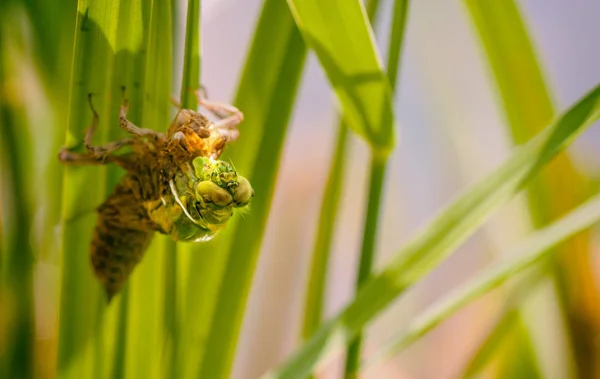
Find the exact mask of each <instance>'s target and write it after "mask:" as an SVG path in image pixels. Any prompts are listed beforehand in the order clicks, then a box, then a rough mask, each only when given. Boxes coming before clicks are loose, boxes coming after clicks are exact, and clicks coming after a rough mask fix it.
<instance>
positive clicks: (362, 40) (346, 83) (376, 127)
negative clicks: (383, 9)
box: [288, 0, 394, 156]
mask: <svg viewBox="0 0 600 379" xmlns="http://www.w3.org/2000/svg"><path fill="white" fill-rule="evenodd" d="M288 3H289V5H290V9H291V10H292V14H293V16H294V19H295V20H296V24H297V25H298V28H299V29H300V31H301V32H302V36H303V38H304V40H305V41H306V43H307V45H308V46H309V47H310V48H311V49H312V50H313V51H314V52H315V53H316V54H317V57H318V58H319V62H320V63H321V66H322V67H323V69H324V70H325V73H326V74H327V77H328V78H329V81H330V83H331V85H332V87H333V89H334V90H335V92H336V94H337V97H338V99H339V101H340V104H341V108H342V109H343V117H344V121H346V123H347V124H348V126H349V127H350V129H352V130H353V131H354V132H356V133H357V134H359V135H360V136H362V137H363V138H365V140H366V141H367V142H368V143H369V144H370V145H371V147H372V148H373V151H374V152H377V154H381V155H382V156H386V155H387V154H389V152H390V151H391V149H392V148H393V146H394V114H393V113H394V112H393V106H392V91H391V89H390V84H389V81H388V78H387V77H386V75H385V73H384V71H383V65H382V63H381V60H380V58H379V55H378V52H377V49H376V44H375V41H374V38H373V32H372V30H371V28H370V27H369V23H368V20H367V15H366V12H365V10H364V8H363V6H362V3H361V2H360V1H358V0H352V1H347V0H334V1H319V0H306V1H298V0H288Z"/></svg>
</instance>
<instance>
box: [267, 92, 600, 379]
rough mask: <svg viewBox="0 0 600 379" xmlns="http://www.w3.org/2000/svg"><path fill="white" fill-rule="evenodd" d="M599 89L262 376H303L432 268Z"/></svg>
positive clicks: (585, 118)
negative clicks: (277, 366)
mask: <svg viewBox="0 0 600 379" xmlns="http://www.w3.org/2000/svg"><path fill="white" fill-rule="evenodd" d="M599 100H600V86H597V87H596V88H594V90H593V91H592V92H590V93H589V94H587V95H586V96H585V97H584V98H582V99H581V100H580V101H579V102H578V103H577V104H575V105H574V106H573V107H572V108H571V109H569V110H568V111H567V112H566V113H564V114H563V116H562V117H560V118H559V119H558V120H557V121H556V122H555V123H553V124H552V125H551V126H549V127H548V128H546V129H545V130H544V131H542V132H541V133H540V134H539V135H538V136H537V137H535V138H534V139H532V140H531V141H530V142H529V143H527V144H526V145H525V146H523V147H521V148H519V149H518V150H516V151H515V152H514V153H513V155H512V156H511V157H510V158H509V159H508V160H507V161H506V162H505V163H504V164H503V165H501V166H500V167H499V168H498V169H496V170H495V171H494V172H493V173H492V174H490V175H489V176H488V177H487V178H486V179H484V180H482V181H481V182H479V183H477V184H476V185H475V186H473V187H472V188H471V189H469V190H467V191H466V192H465V193H464V194H463V195H462V196H460V197H459V198H458V199H457V200H456V201H455V202H453V203H452V204H451V205H450V206H449V207H448V208H447V209H446V210H445V211H443V212H442V213H441V214H440V215H439V216H438V217H437V218H436V219H435V220H434V221H433V222H432V223H431V224H430V225H429V226H428V227H427V228H426V229H425V230H424V231H423V232H421V233H420V234H419V235H417V236H416V237H415V238H414V239H413V240H412V241H411V242H409V243H408V244H407V246H405V247H404V248H403V249H401V250H400V251H399V252H398V253H397V254H396V255H395V256H394V258H393V259H392V260H391V262H389V263H388V264H387V265H386V266H385V267H384V269H383V270H382V271H381V272H380V273H378V274H376V275H374V277H373V279H372V280H370V281H369V282H367V283H366V284H365V285H364V286H363V287H362V289H361V290H360V291H359V293H358V294H357V296H356V298H355V299H354V300H353V301H352V302H351V303H350V304H349V305H348V306H347V307H346V308H344V309H343V310H342V311H341V312H340V313H339V314H338V315H337V316H336V317H334V318H333V319H332V320H330V321H329V322H327V323H326V324H325V325H324V326H323V327H321V328H320V329H319V330H318V331H317V332H316V334H315V336H314V337H313V338H312V339H311V340H309V341H308V343H306V344H305V345H304V346H303V347H302V348H301V349H300V350H298V351H297V352H296V353H295V354H294V355H293V356H292V357H291V358H290V360H289V361H288V362H287V363H285V364H284V365H282V366H281V367H279V368H278V369H276V370H274V371H272V372H270V373H268V374H267V375H265V378H271V379H272V378H303V377H304V376H306V375H308V374H310V372H311V371H312V370H313V369H314V367H315V366H316V364H318V363H319V362H320V361H321V360H323V359H324V358H325V357H326V356H327V353H328V352H329V351H330V350H331V349H332V348H335V347H339V346H340V343H341V344H345V343H347V342H348V341H349V340H350V339H351V338H353V337H354V336H355V335H356V333H357V332H358V331H359V330H360V329H361V328H363V327H364V326H365V325H367V324H368V323H369V322H371V321H372V320H373V319H374V318H375V317H376V316H377V315H378V314H379V313H380V312H381V311H382V310H384V309H385V308H386V307H388V306H389V305H390V304H391V303H392V302H393V301H394V300H395V299H396V298H397V297H398V296H399V295H401V294H402V293H403V292H404V291H405V290H406V289H407V288H409V287H410V286H411V285H412V284H414V283H415V282H416V281H418V280H419V279H421V278H422V277H423V276H424V275H426V274H427V273H429V272H430V271H431V270H432V269H433V268H435V267H436V266H437V265H438V264H439V263H440V262H441V261H442V260H443V259H444V258H446V257H447V256H448V255H449V254H451V253H452V251H453V250H454V248H455V247H457V246H458V245H459V244H460V243H461V242H462V241H464V240H465V238H466V237H468V236H469V235H470V234H471V233H473V232H474V231H475V230H476V229H477V227H478V226H480V225H481V224H482V223H483V222H484V221H485V220H486V219H487V217H488V216H489V215H490V214H491V213H492V211H494V210H496V209H497V208H498V207H499V206H500V205H502V204H504V203H506V202H507V201H508V200H509V199H511V198H512V197H513V196H514V195H515V194H516V193H517V192H518V191H519V190H521V189H522V187H523V185H524V184H525V183H526V182H527V181H529V180H530V179H531V178H532V176H533V175H534V174H535V173H537V172H538V171H539V170H540V169H541V168H542V167H543V166H544V165H545V164H547V163H548V162H549V161H550V160H551V159H552V158H553V157H554V156H555V155H556V154H558V153H559V152H560V151H562V150H563V149H564V148H565V147H566V146H567V145H568V144H569V143H570V142H572V140H573V139H574V138H575V136H576V135H578V134H579V133H581V132H582V131H583V130H584V129H585V127H586V126H588V125H589V124H590V123H591V122H592V121H594V120H595V119H597V118H598V117H599V116H600V101H599Z"/></svg>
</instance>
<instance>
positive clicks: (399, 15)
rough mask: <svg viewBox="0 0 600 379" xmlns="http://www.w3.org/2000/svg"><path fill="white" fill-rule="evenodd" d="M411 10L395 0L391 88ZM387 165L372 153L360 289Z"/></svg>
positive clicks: (354, 344)
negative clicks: (408, 10) (408, 12)
mask: <svg viewBox="0 0 600 379" xmlns="http://www.w3.org/2000/svg"><path fill="white" fill-rule="evenodd" d="M407 9H408V1H407V0H396V2H395V4H394V18H393V22H392V29H391V33H392V35H391V38H390V44H389V52H388V67H389V69H388V75H387V76H388V80H389V83H390V86H391V88H392V91H394V90H395V88H396V80H397V75H398V68H399V66H400V52H401V51H402V42H403V41H402V37H403V35H404V26H405V24H406V10H407ZM386 167H387V158H386V157H384V156H381V155H379V154H377V153H376V152H373V154H371V174H370V179H369V197H368V199H367V213H366V217H365V224H364V228H363V240H362V248H361V254H360V261H359V266H358V275H357V278H356V288H357V289H358V290H360V288H361V286H362V285H363V284H364V283H365V282H366V281H367V279H368V278H369V277H370V276H371V271H372V269H373V268H372V267H373V259H374V253H375V241H376V238H377V230H378V222H379V210H380V206H381V197H382V192H383V184H384V179H385V172H386ZM361 345H362V333H358V336H357V337H356V338H355V339H354V340H353V341H351V343H350V344H349V345H348V350H347V354H346V367H345V371H346V373H345V377H346V378H351V377H355V376H356V371H357V370H358V367H359V365H360V359H361Z"/></svg>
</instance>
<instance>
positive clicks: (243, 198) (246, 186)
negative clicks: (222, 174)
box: [233, 176, 254, 207]
mask: <svg viewBox="0 0 600 379" xmlns="http://www.w3.org/2000/svg"><path fill="white" fill-rule="evenodd" d="M238 183H239V184H238V187H237V188H236V189H235V192H234V193H233V200H235V203H236V206H238V207H243V206H246V205H248V203H249V202H250V199H252V197H253V196H254V190H253V189H252V186H251V185H250V182H249V181H248V179H246V178H244V177H243V176H239V177H238Z"/></svg>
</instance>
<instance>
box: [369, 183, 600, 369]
mask: <svg viewBox="0 0 600 379" xmlns="http://www.w3.org/2000/svg"><path fill="white" fill-rule="evenodd" d="M599 221H600V195H597V196H595V197H593V198H592V199H590V200H589V201H587V202H586V203H584V204H582V205H580V206H579V207H578V208H577V209H575V210H573V211H572V212H571V213H569V214H568V215H566V216H565V217H563V218H561V219H560V220H559V221H557V222H555V223H553V224H552V225H550V226H547V227H545V228H544V229H540V230H539V231H537V232H535V233H534V234H532V235H531V236H529V237H528V238H527V239H526V240H525V241H524V242H523V243H521V244H520V245H519V246H518V247H517V248H515V249H513V250H512V251H511V252H510V253H508V254H506V255H507V256H510V257H511V258H509V259H506V260H505V261H504V262H499V263H497V264H495V265H493V266H492V267H490V268H488V269H486V270H485V271H484V272H482V273H481V274H479V275H477V277H476V278H474V279H472V280H469V281H468V282H467V283H465V284H464V285H462V286H460V287H459V288H457V289H456V290H455V291H453V292H452V293H450V294H448V295H446V296H444V298H443V299H441V300H440V301H438V302H436V303H435V304H433V305H432V306H430V307H429V308H427V309H426V310H425V311H424V312H423V313H422V314H420V315H419V316H417V317H415V319H414V320H413V321H412V322H411V323H410V324H409V325H408V327H407V328H406V329H405V330H403V331H402V332H401V333H399V334H397V335H396V336H394V337H392V338H391V340H390V342H388V343H386V345H385V346H384V347H382V348H381V349H380V350H379V351H378V352H376V353H375V354H374V357H373V358H372V359H370V360H369V361H368V362H367V364H366V365H365V368H366V367H369V366H372V365H374V364H377V363H378V362H380V361H381V360H382V359H387V358H389V357H391V356H393V355H394V354H397V353H398V352H400V351H402V350H404V349H405V348H406V347H408V346H409V345H411V344H412V343H413V342H415V341H417V340H418V339H419V338H421V337H422V336H424V335H425V334H426V333H428V332H429V331H430V330H432V329H433V328H435V327H436V326H437V325H438V324H440V323H441V322H443V321H444V320H445V319H447V318H448V317H449V316H450V315H452V314H453V313H454V312H456V311H457V310H459V309H461V308H462V307H464V306H465V305H467V304H469V303H470V302H472V301H473V300H475V299H477V298H478V297H479V296H481V295H483V294H485V293H487V292H489V291H491V290H492V289H494V288H496V287H498V286H500V285H501V284H503V283H504V282H506V281H507V280H509V279H511V278H513V277H514V276H515V275H516V274H519V273H521V272H523V271H525V270H526V269H528V268H531V267H533V266H535V265H538V264H540V263H541V262H542V259H543V258H546V257H547V256H549V255H551V254H552V253H555V250H554V249H552V248H553V247H555V246H556V245H558V244H560V243H561V242H563V241H565V240H567V239H568V238H570V237H572V236H574V235H575V234H577V233H580V232H582V231H583V230H585V229H587V228H589V227H591V226H592V225H594V224H595V223H598V222H599ZM503 255H504V254H503Z"/></svg>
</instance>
